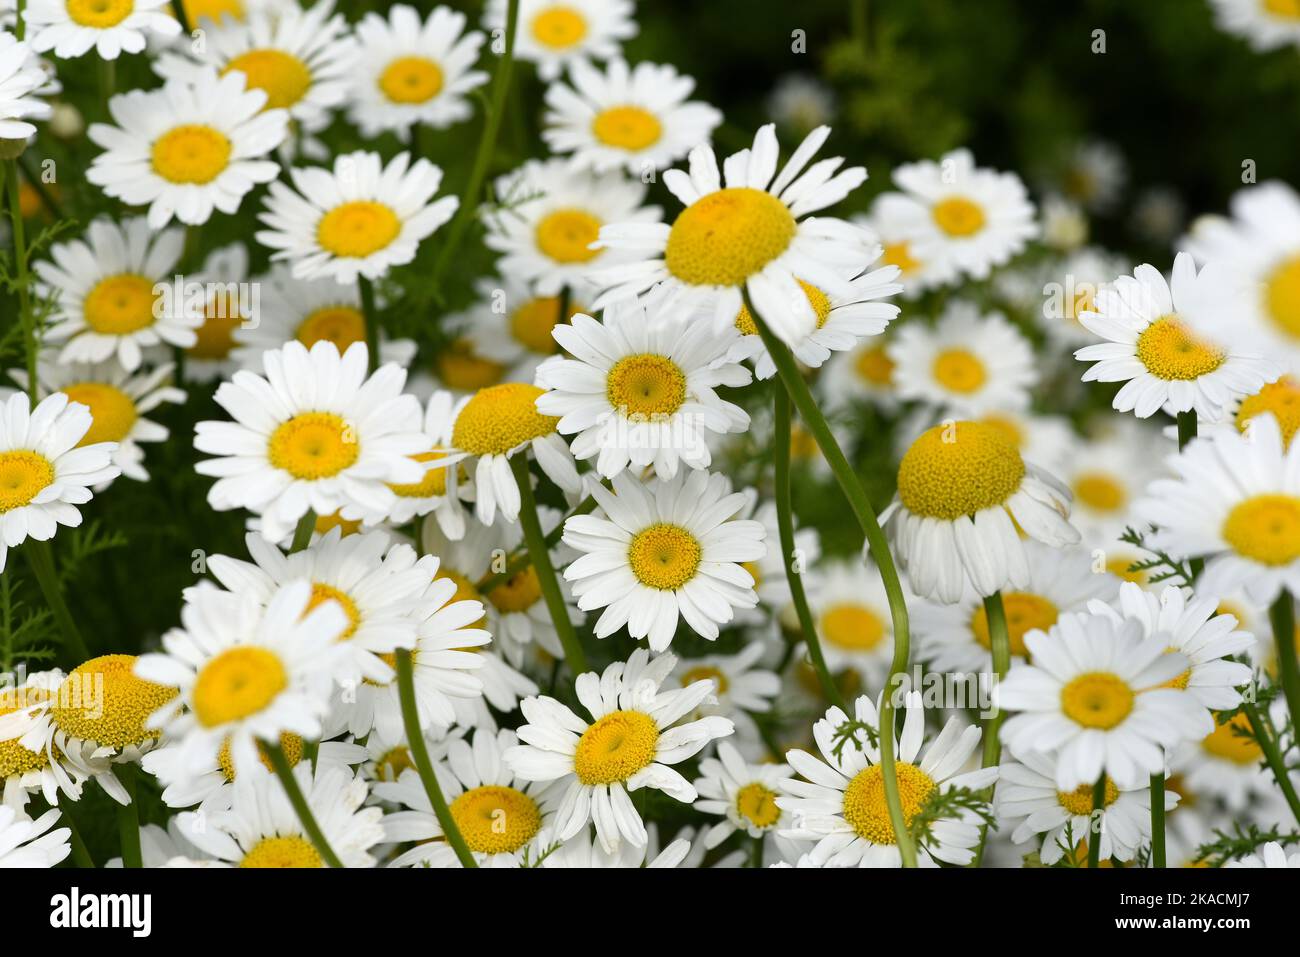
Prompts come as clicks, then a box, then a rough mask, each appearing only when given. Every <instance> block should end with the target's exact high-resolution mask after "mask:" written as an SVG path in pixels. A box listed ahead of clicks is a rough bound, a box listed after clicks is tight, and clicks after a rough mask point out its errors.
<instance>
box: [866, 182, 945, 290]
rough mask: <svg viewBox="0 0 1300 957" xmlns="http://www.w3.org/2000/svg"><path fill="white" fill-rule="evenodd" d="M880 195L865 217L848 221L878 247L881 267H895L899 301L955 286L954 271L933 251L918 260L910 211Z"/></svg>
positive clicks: (886, 194) (888, 194)
mask: <svg viewBox="0 0 1300 957" xmlns="http://www.w3.org/2000/svg"><path fill="white" fill-rule="evenodd" d="M895 195H896V194H893V193H882V194H881V195H880V196H877V197H876V198H875V199H874V200H872V203H871V209H870V210H869V211H868V213H867V214H866V215H860V216H854V217H853V218H852V220H851V222H853V223H854V224H855V225H858V226H861V227H862V228H863V229H865V230H866V231H867V232H868V233H869V234H870V235H871V238H872V239H874V240H875V241H876V242H878V243H880V248H881V253H880V262H881V265H883V266H897V267H898V281H899V282H901V283H902V284H903V298H905V299H915V298H916V297H917V296H919V295H921V293H923V292H925V291H926V290H927V289H934V288H937V287H939V286H949V285H953V284H954V283H956V282H957V279H958V272H957V267H956V266H955V265H953V263H952V261H951V260H950V259H947V258H945V257H943V256H942V255H940V254H939V253H938V251H937V250H930V251H929V252H930V254H929V255H928V256H927V257H926V258H925V259H921V258H919V257H920V252H919V250H918V249H917V241H916V235H915V230H914V229H913V228H912V225H911V217H910V215H909V213H910V207H909V206H907V205H906V204H903V206H902V208H900V207H899V206H898V205H895V204H894V203H893V202H891V201H890V200H889V199H887V197H890V196H895Z"/></svg>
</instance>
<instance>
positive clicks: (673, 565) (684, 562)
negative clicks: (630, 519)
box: [627, 522, 703, 591]
mask: <svg viewBox="0 0 1300 957" xmlns="http://www.w3.org/2000/svg"><path fill="white" fill-rule="evenodd" d="M702 555H703V550H702V549H701V548H700V543H699V541H697V540H696V538H695V536H694V535H692V534H691V533H690V532H688V531H687V530H686V529H684V528H682V527H681V526H680V525H672V524H669V523H668V522H657V523H655V524H654V525H651V526H649V527H648V528H643V529H642V530H641V531H639V532H637V533H636V534H635V535H633V536H632V542H631V544H629V545H628V549H627V558H628V563H629V564H630V565H631V566H632V574H633V575H635V576H636V578H637V581H639V582H640V583H641V584H643V585H645V586H647V587H648V588H657V589H659V590H660V591H676V590H677V589H678V588H681V587H682V586H683V585H685V584H686V583H687V582H688V581H690V580H691V579H692V578H694V577H695V572H696V570H697V569H698V568H699V567H700V558H701V556H702Z"/></svg>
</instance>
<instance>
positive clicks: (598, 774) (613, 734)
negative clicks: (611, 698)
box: [573, 711, 659, 785]
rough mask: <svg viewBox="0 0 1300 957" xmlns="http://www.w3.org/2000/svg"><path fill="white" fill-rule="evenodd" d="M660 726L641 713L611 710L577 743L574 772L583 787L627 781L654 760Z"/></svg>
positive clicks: (585, 732)
mask: <svg viewBox="0 0 1300 957" xmlns="http://www.w3.org/2000/svg"><path fill="white" fill-rule="evenodd" d="M658 744H659V726H658V725H657V724H655V722H654V719H653V718H652V717H650V716H649V715H648V714H645V713H643V712H641V711H612V712H610V713H609V714H607V715H605V717H603V718H601V719H600V720H599V721H597V722H596V723H595V724H593V725H592V726H591V727H589V728H588V729H587V730H586V731H584V732H583V733H582V737H581V738H580V739H579V740H578V747H577V750H576V751H575V752H574V755H573V770H574V772H575V773H576V774H577V775H578V780H579V781H581V782H582V783H583V784H588V785H590V784H613V783H615V782H617V781H626V780H627V779H628V778H630V777H631V776H632V775H634V774H636V773H637V772H638V771H640V770H641V769H642V768H644V767H647V766H649V765H650V763H651V762H652V761H654V759H655V753H656V749H657V746H658Z"/></svg>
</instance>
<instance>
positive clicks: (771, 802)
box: [736, 781, 781, 828]
mask: <svg viewBox="0 0 1300 957" xmlns="http://www.w3.org/2000/svg"><path fill="white" fill-rule="evenodd" d="M776 798H777V794H776V792H775V791H773V790H772V789H771V788H769V787H764V786H763V785H761V784H759V783H758V782H757V781H755V782H753V783H752V784H746V785H745V786H744V787H742V788H741V789H740V790H739V791H737V792H736V813H737V814H739V815H740V816H741V817H742V818H744V819H745V820H746V821H748V822H749V824H750V825H751V826H753V827H757V828H769V827H771V826H772V825H774V824H776V822H777V821H779V820H781V809H780V808H779V807H777V806H776Z"/></svg>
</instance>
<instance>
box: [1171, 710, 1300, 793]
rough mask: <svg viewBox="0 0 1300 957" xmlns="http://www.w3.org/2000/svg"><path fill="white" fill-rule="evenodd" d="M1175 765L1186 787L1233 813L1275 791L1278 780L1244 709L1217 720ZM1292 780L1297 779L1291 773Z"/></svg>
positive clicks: (1183, 753)
mask: <svg viewBox="0 0 1300 957" xmlns="http://www.w3.org/2000/svg"><path fill="white" fill-rule="evenodd" d="M1184 762H1185V763H1184ZM1174 764H1175V767H1180V768H1181V770H1182V773H1183V775H1184V776H1185V777H1186V779H1187V784H1188V786H1189V787H1191V788H1192V789H1193V790H1195V791H1197V792H1198V793H1203V794H1205V795H1207V796H1209V797H1213V798H1216V799H1218V800H1219V801H1222V802H1223V805H1224V807H1226V808H1227V809H1228V810H1229V811H1231V812H1232V813H1233V814H1234V815H1242V814H1245V812H1246V811H1247V809H1249V808H1250V807H1251V806H1253V805H1257V804H1258V803H1259V802H1260V801H1261V800H1264V799H1267V798H1269V797H1271V796H1273V795H1276V794H1277V781H1276V780H1275V779H1274V778H1273V775H1272V774H1271V773H1270V772H1269V771H1268V770H1266V766H1265V764H1264V751H1263V749H1262V748H1260V746H1259V741H1257V740H1256V738H1255V736H1254V731H1253V730H1252V729H1251V726H1250V721H1249V719H1248V718H1247V717H1246V715H1245V713H1244V712H1238V713H1237V714H1235V715H1233V716H1232V717H1231V718H1229V719H1228V720H1227V721H1224V722H1222V723H1217V722H1216V724H1215V726H1214V730H1213V731H1211V732H1210V733H1209V734H1207V735H1206V736H1205V737H1204V738H1202V739H1201V740H1200V741H1198V742H1196V743H1195V744H1194V745H1191V746H1188V747H1187V748H1186V749H1183V750H1180V752H1179V753H1178V755H1177V758H1176V760H1175V762H1174ZM1292 781H1293V783H1294V782H1295V781H1296V778H1295V776H1294V775H1292Z"/></svg>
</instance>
